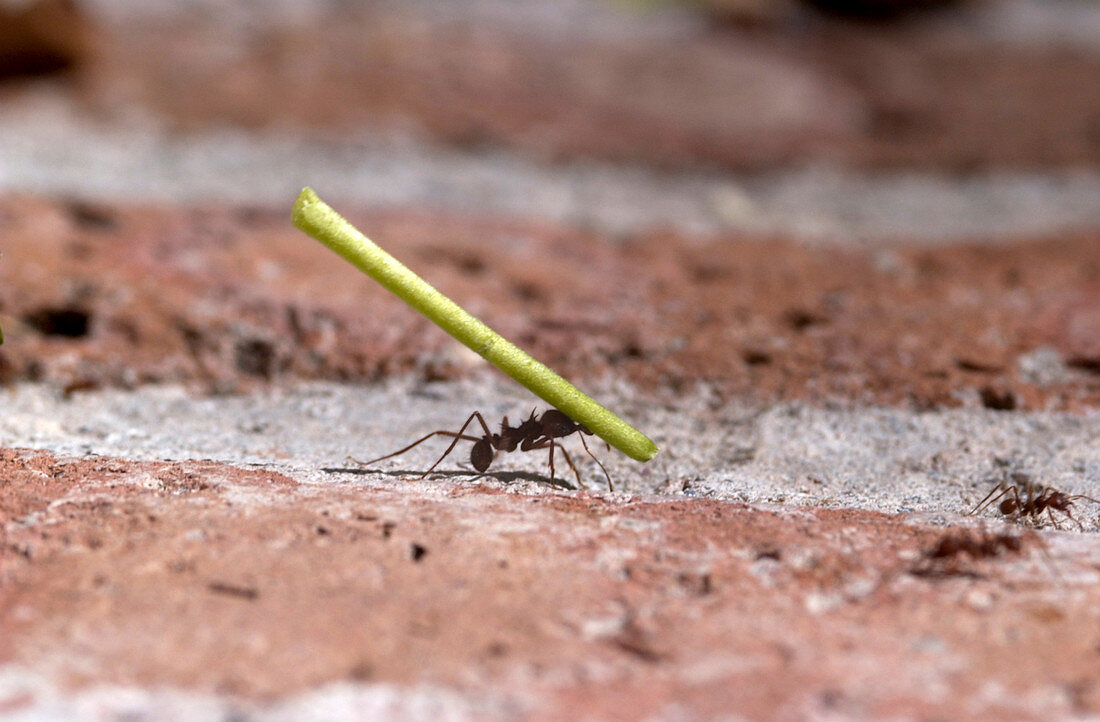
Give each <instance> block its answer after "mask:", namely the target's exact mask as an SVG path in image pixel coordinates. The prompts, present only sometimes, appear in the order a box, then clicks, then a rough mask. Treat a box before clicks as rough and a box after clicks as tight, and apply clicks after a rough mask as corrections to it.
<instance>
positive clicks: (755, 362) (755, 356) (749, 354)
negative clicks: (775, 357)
mask: <svg viewBox="0 0 1100 722" xmlns="http://www.w3.org/2000/svg"><path fill="white" fill-rule="evenodd" d="M741 358H743V359H745V363H747V364H748V365H749V366H767V365H768V364H770V363H771V362H772V357H771V354H769V353H765V352H763V351H746V352H745V353H744V354H743V355H742V356H741Z"/></svg>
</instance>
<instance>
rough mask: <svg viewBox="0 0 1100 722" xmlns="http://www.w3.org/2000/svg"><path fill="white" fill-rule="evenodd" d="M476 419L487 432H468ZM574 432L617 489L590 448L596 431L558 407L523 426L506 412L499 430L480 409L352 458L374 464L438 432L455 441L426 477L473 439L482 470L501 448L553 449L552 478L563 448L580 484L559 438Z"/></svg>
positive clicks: (472, 449) (473, 455)
mask: <svg viewBox="0 0 1100 722" xmlns="http://www.w3.org/2000/svg"><path fill="white" fill-rule="evenodd" d="M474 419H477V422H478V423H479V424H481V429H482V431H484V432H485V433H484V435H483V436H480V437H478V436H472V435H470V434H467V433H466V429H467V427H469V425H470V424H471V423H473V421H474ZM572 434H578V435H579V436H580V439H581V444H582V445H583V446H584V450H585V452H586V453H587V454H588V455H589V456H590V457H592V460H593V461H595V462H596V464H597V465H598V466H599V467H600V470H601V471H603V475H604V477H605V478H606V479H607V487H608V489H610V490H611V491H614V490H615V486H614V484H612V482H611V475H610V474H608V473H607V469H606V468H605V467H604V465H603V464H602V463H600V460H599V459H597V458H596V456H595V454H593V453H592V451H591V449H589V448H588V443H587V442H586V441H585V440H584V437H585V436H591V435H592V432H591V431H589V430H588V429H587V428H586V427H584V426H582V425H581V424H578V423H577V422H575V421H573V420H572V419H571V418H569V417H568V416H566V415H565V414H564V413H562V412H561V411H558V410H557V409H547V410H546V411H544V412H542V415H541V416H538V417H536V415H535V412H534V411H532V412H531V415H530V416H529V417H527V420H525V421H523V422H521V423H520V424H519V426H512V425H511V424H509V423H508V417H507V416H505V417H504V420H503V421H502V422H501V424H500V433H499V434H497V433H493V432H492V431H490V430H489V425H488V424H486V423H485V418H484V417H483V416H482V415H481V413H480V412H478V411H475V412H474V413H472V414H470V417H469V418H468V419H466V423H464V424H463V425H462V428H460V429H459V430H458V431H457V432H455V431H446V430H444V429H440V430H437V431H433V432H431V433H430V434H426V435H425V436H423V437H421V438H419V439H417V440H416V441H414V442H413V443H411V444H409V445H408V446H406V447H405V448H403V449H398V450H397V451H395V452H393V453H392V454H386V455H385V456H380V457H378V458H377V459H371V460H370V461H359V460H358V459H355V458H352V459H351V460H352V461H354V462H355V463H357V464H360V465H362V466H369V465H370V464H374V463H376V462H379V461H383V460H384V459H389V458H392V457H394V456H399V455H401V454H404V453H405V452H406V451H409V450H410V449H412V448H414V447H416V446H419V445H420V444H422V443H424V442H425V441H427V440H428V439H431V438H433V437H435V436H449V437H451V438H452V439H454V441H452V442H451V445H450V446H448V447H447V450H446V451H444V452H443V455H442V456H440V457H439V458H438V459H436V462H435V463H434V464H432V465H431V466H430V467H429V468H428V470H427V471H425V472H424V473H423V474H421V475H420V477H419V478H421V479H423V478H424V477H425V476H427V475H428V474H430V473H432V471H433V470H435V467H437V466H439V464H440V462H442V461H443V460H444V459H446V458H447V456H448V455H449V454H450V453H451V452H452V451H453V450H454V448H455V446H456V445H457V444H458V442H459V441H472V442H474V445H473V446H471V447H470V464H471V465H472V466H473V467H474V468H475V469H477V470H478V471H479V472H484V471H487V470H488V468H489V466H490V465H491V464H492V463H493V459H495V458H496V455H497V453H498V452H500V453H508V452H512V451H516V450H517V449H518V450H519V451H536V450H538V449H549V450H550V479H551V481H552V480H553V479H554V451H555V449H561V453H562V455H563V456H564V457H565V463H567V464H569V468H570V469H571V470H572V471H573V475H574V476H575V477H576V479H577V485H578V486H580V485H581V475H580V472H578V471H577V467H576V465H575V464H574V463H573V460H572V459H571V458H570V457H569V452H568V451H566V450H565V447H564V446H562V445H561V443H560V442H559V441H558V439H562V438H564V437H566V436H571V435H572Z"/></svg>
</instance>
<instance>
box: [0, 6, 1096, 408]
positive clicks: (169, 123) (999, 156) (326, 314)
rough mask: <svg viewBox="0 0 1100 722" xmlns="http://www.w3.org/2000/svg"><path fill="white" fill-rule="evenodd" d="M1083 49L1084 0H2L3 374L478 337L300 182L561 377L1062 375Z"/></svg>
mask: <svg viewBox="0 0 1100 722" xmlns="http://www.w3.org/2000/svg"><path fill="white" fill-rule="evenodd" d="M1098 79H1100V4H1098V3H1096V2H1091V1H1086V0H955V1H953V2H948V1H946V0H935V1H933V0H812V1H810V0H783V1H782V2H780V1H776V2H762V1H761V0H682V1H673V0H668V1H660V0H645V1H643V0H556V1H555V2H539V1H536V0H402V1H396V0H394V1H391V0H378V1H376V2H347V1H341V0H278V1H267V0H265V1H264V2H257V1H254V0H236V1H233V2H230V1H218V2H215V1H214V0H206V1H197V2H187V3H179V2H168V1H167V0H150V1H148V2H123V1H122V0H83V1H78V0H18V1H16V0H0V249H2V250H3V252H4V254H5V257H4V261H3V263H0V325H2V326H3V327H4V329H5V331H6V332H8V333H7V336H8V339H7V341H8V343H7V344H6V345H5V347H4V350H3V352H2V353H0V379H4V380H9V381H11V380H31V381H47V382H52V383H55V384H57V385H59V386H60V387H61V388H62V389H65V390H66V391H67V392H68V391H72V390H80V389H87V388H97V387H99V386H108V387H111V386H124V387H137V386H140V385H141V384H143V383H150V382H187V383H190V382H198V384H199V386H200V388H201V389H202V390H204V391H232V390H238V389H245V388H251V387H252V386H254V385H255V384H257V383H258V384H263V383H265V382H268V381H272V380H278V379H282V378H287V379H299V378H306V379H323V380H334V381H344V382H346V381H351V382H364V381H372V380H378V379H381V378H385V377H388V376H392V375H395V374H400V373H403V372H407V371H416V372H417V373H418V374H419V375H420V376H419V377H420V378H422V379H424V380H426V381H435V380H447V379H453V378H461V377H464V376H466V375H467V373H468V372H469V371H471V370H472V369H474V368H477V363H476V362H477V359H471V358H470V356H469V354H466V353H465V350H464V349H462V348H458V347H456V346H455V345H454V344H451V343H450V341H449V340H447V339H445V337H443V336H442V334H435V333H430V332H428V331H427V322H425V321H423V319H420V318H419V317H416V316H415V315H413V314H409V312H408V310H407V309H405V308H404V307H403V306H402V305H401V304H399V303H397V302H396V301H394V300H393V299H391V298H389V297H388V296H387V295H386V294H383V293H380V292H379V291H378V289H377V287H376V286H374V285H373V284H371V283H370V282H369V281H367V280H366V279H363V278H361V277H358V276H356V275H355V274H354V272H353V271H351V270H350V269H349V268H347V266H346V265H344V264H342V263H340V262H338V261H337V260H336V259H334V258H332V257H331V256H330V255H329V254H327V253H323V252H319V250H318V249H317V247H316V246H315V245H314V244H312V242H310V241H308V240H307V239H305V238H304V237H303V236H302V235H301V234H300V233H298V232H296V231H295V230H294V229H293V228H291V227H290V225H289V223H288V215H289V209H290V205H291V203H292V201H293V199H294V197H295V196H296V195H297V193H298V191H299V190H300V189H301V188H302V187H303V186H305V185H310V186H312V187H314V188H315V189H316V190H317V191H318V192H319V193H320V194H321V196H322V197H323V198H325V199H326V200H327V201H329V202H330V203H331V204H333V205H334V206H336V207H337V208H338V209H340V210H342V211H343V212H345V213H347V214H349V215H350V216H351V218H352V220H354V221H356V222H358V223H360V225H361V227H362V228H364V229H365V230H366V232H367V233H368V234H370V235H372V236H373V237H375V238H376V239H377V240H379V241H380V242H381V243H382V244H383V245H384V246H385V247H387V248H388V249H390V250H391V251H392V252H393V253H394V255H396V256H397V257H399V258H402V259H405V260H406V262H408V263H410V265H412V267H413V268H414V269H416V270H418V271H419V272H421V273H423V274H424V275H425V276H426V277H427V278H429V279H431V280H432V282H433V283H436V284H437V285H438V286H439V287H440V288H441V289H442V290H443V291H444V292H445V293H448V294H449V295H452V296H453V297H454V298H455V299H456V300H457V301H458V302H459V303H461V304H464V305H467V306H468V307H469V308H470V309H471V311H473V312H474V313H477V314H482V315H484V317H485V319H486V321H487V322H488V323H490V325H492V326H494V327H495V328H498V330H500V331H501V332H502V333H503V334H504V335H505V336H507V337H509V338H513V339H515V340H516V341H517V342H518V343H520V344H521V345H523V346H525V347H526V348H528V349H529V350H531V351H532V352H533V353H534V354H535V355H536V356H537V357H538V358H540V359H542V360H544V361H545V362H547V363H549V364H551V365H553V366H554V367H555V368H556V369H559V370H560V371H561V372H562V373H565V374H567V375H571V376H573V377H577V376H582V377H600V376H602V375H608V374H611V375H615V376H617V377H625V378H627V379H629V380H630V381H633V382H635V383H638V384H640V385H641V387H642V388H646V389H653V388H657V389H663V390H671V392H672V393H674V394H675V393H677V392H678V389H680V388H683V387H685V386H691V385H692V384H694V383H696V382H697V381H703V382H706V383H708V384H712V385H713V386H714V388H717V389H719V390H721V391H722V392H723V393H731V394H749V393H751V394H757V395H762V396H764V397H766V398H768V399H786V398H792V397H797V398H804V397H808V398H818V399H824V398H838V397H839V398H843V399H845V400H846V401H848V402H853V401H855V402H858V401H875V402H888V403H897V402H902V403H912V404H915V405H917V406H918V407H921V408H925V407H938V406H942V405H946V406H954V405H958V404H966V403H974V404H980V405H982V406H985V407H987V408H993V409H1011V408H1047V407H1048V406H1049V405H1051V404H1053V405H1054V406H1056V407H1059V408H1074V407H1076V406H1078V405H1079V404H1082V403H1086V404H1088V403H1092V401H1090V400H1095V399H1097V398H1100V383H1097V376H1096V369H1097V368H1098V367H1100V366H1098V364H1100V361H1098V359H1100V345H1098V343H1097V341H1096V338H1097V333H1096V328H1097V323H1100V319H1098V318H1097V317H1096V312H1095V308H1096V307H1097V304H1096V298H1098V297H1100V296H1098V294H1100V290H1098V289H1100V285H1098V284H1100V280H1098V279H1100V261H1098V260H1097V259H1098V257H1097V253H1098V252H1100V250H1098V246H1097V241H1096V234H1097V232H1098V231H1100V80H1098ZM990 248H993V249H1000V250H996V251H995V252H993V251H990V250H989V249H990ZM924 251H927V253H928V254H933V255H926V254H925V253H924ZM937 253H938V255H934V254H937ZM844 254H849V255H844ZM364 309H369V313H365V312H364ZM1035 354H1038V355H1035Z"/></svg>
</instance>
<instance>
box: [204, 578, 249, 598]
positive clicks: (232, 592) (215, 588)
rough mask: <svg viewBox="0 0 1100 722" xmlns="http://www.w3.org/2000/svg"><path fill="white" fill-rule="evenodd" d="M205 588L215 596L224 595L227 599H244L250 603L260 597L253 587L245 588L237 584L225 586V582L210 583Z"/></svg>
mask: <svg viewBox="0 0 1100 722" xmlns="http://www.w3.org/2000/svg"><path fill="white" fill-rule="evenodd" d="M206 588H207V589H209V590H210V591H212V592H214V593H215V594H224V595H225V596H228V597H237V598H238V599H245V600H248V601H250V602H251V601H254V600H256V599H258V598H259V596H260V590H259V589H256V588H255V587H245V586H240V585H237V584H227V583H225V582H210V583H209V584H207V585H206Z"/></svg>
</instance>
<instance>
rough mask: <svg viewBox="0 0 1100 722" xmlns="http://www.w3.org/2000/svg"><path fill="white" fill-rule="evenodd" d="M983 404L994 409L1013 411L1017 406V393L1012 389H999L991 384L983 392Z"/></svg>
mask: <svg viewBox="0 0 1100 722" xmlns="http://www.w3.org/2000/svg"><path fill="white" fill-rule="evenodd" d="M980 394H981V398H982V406H984V407H986V408H987V409H993V410H994V411H1012V410H1014V409H1015V408H1016V394H1014V393H1012V392H1011V391H1007V390H1006V391H998V390H997V389H994V388H993V387H991V386H986V387H984V388H983V389H982V390H981V392H980Z"/></svg>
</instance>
